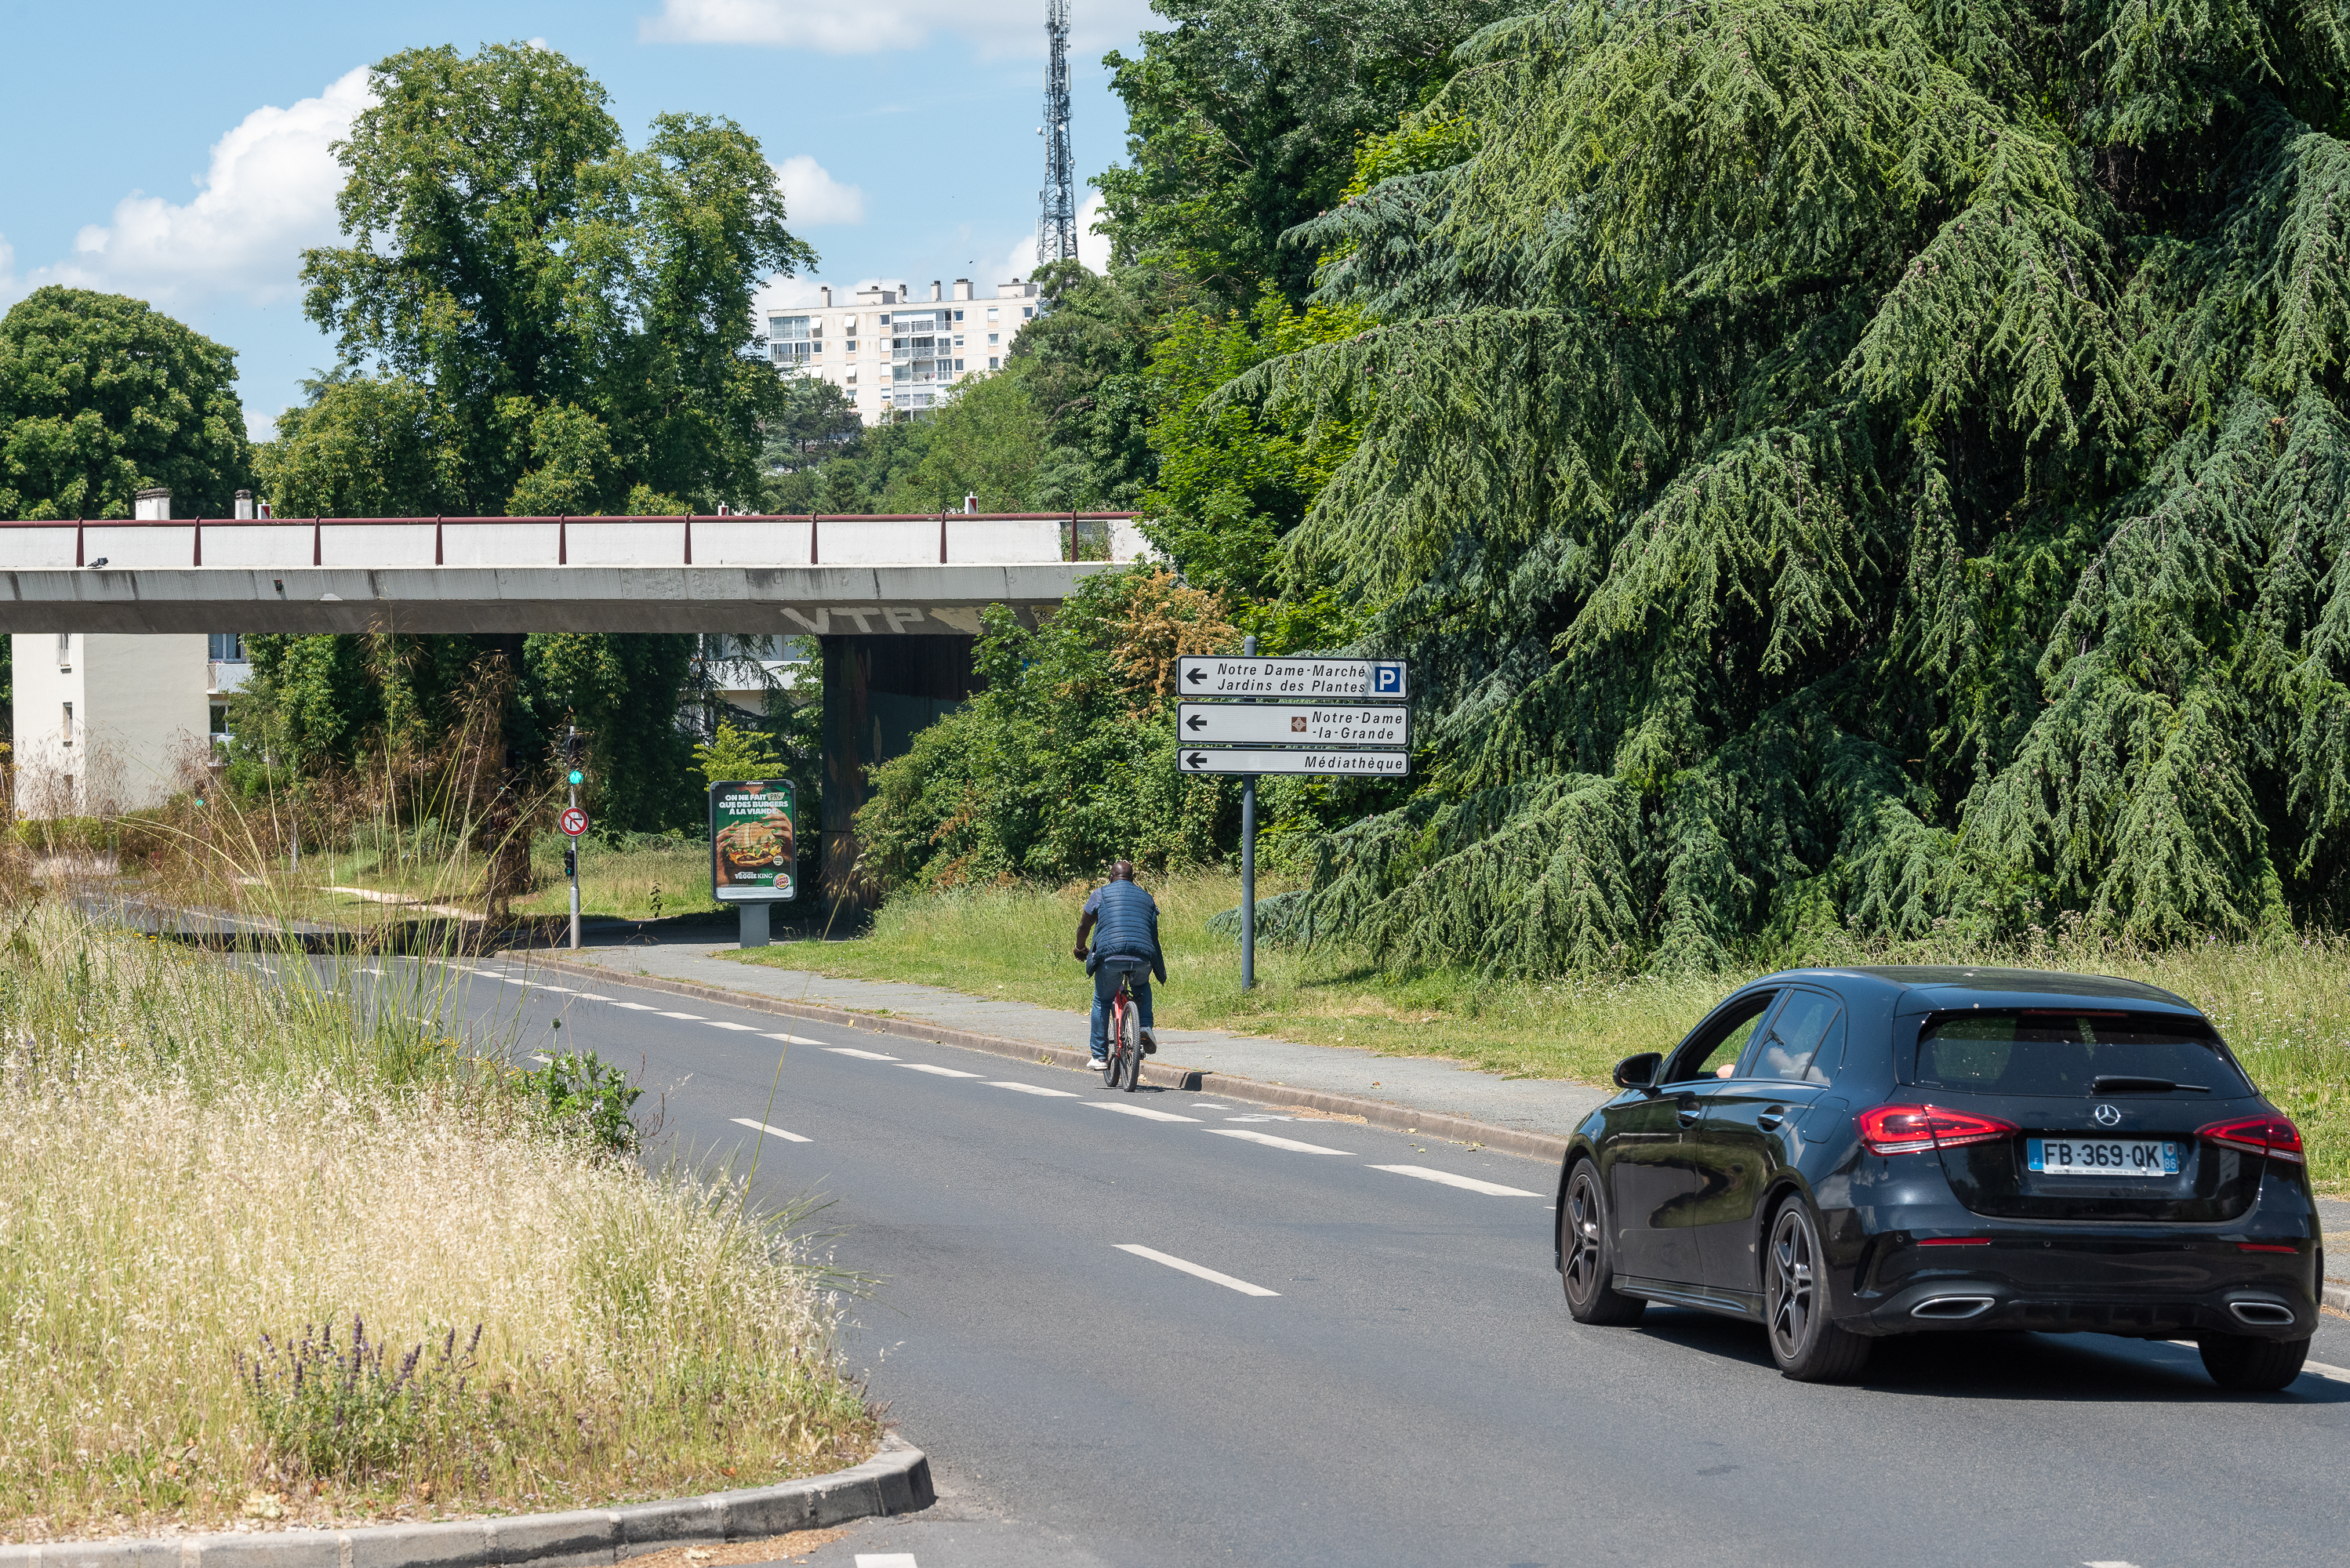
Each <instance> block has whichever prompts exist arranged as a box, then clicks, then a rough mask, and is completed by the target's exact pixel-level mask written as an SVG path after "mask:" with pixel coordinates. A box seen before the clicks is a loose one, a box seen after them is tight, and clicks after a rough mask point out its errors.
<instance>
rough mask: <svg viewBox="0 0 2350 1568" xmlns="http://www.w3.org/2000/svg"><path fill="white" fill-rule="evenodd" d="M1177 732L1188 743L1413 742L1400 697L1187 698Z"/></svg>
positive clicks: (1407, 713)
mask: <svg viewBox="0 0 2350 1568" xmlns="http://www.w3.org/2000/svg"><path fill="white" fill-rule="evenodd" d="M1175 733H1176V735H1177V737H1178V738H1179V739H1180V740H1181V741H1182V742H1183V743H1184V744H1185V745H1187V746H1196V745H1209V746H1213V745H1225V746H1231V745H1243V746H1250V745H1254V746H1319V747H1324V748H1327V747H1330V746H1349V747H1351V746H1408V745H1409V744H1411V710H1410V709H1409V708H1407V707H1405V706H1404V705H1403V704H1402V703H1400V702H1337V703H1328V702H1182V703H1178V704H1177V705H1176V709H1175Z"/></svg>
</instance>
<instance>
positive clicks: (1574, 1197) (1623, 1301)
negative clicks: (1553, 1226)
mask: <svg viewBox="0 0 2350 1568" xmlns="http://www.w3.org/2000/svg"><path fill="white" fill-rule="evenodd" d="M1607 1237H1608V1231H1607V1194H1606V1193H1605V1192H1604V1191H1603V1190H1602V1189H1601V1188H1600V1185H1599V1171H1598V1168H1596V1166H1594V1165H1593V1164H1592V1163H1591V1161H1589V1160H1587V1159H1582V1160H1577V1161H1576V1162H1575V1169H1574V1171H1573V1173H1572V1174H1570V1175H1569V1176H1568V1177H1567V1179H1566V1195H1565V1199H1563V1200H1562V1201H1561V1202H1560V1204H1559V1206H1558V1243H1559V1245H1558V1262H1559V1273H1560V1275H1561V1277H1562V1278H1563V1279H1564V1280H1565V1284H1566V1310H1567V1311H1568V1312H1569V1313H1570V1314H1573V1315H1574V1318H1575V1322H1577V1323H1587V1324H1596V1325H1598V1326H1600V1327H1605V1328H1623V1327H1627V1326H1628V1325H1630V1324H1636V1323H1638V1322H1639V1321H1640V1314H1642V1313H1645V1312H1647V1311H1648V1303H1647V1302H1644V1301H1642V1300H1641V1299H1640V1298H1639V1297H1638V1296H1627V1295H1626V1294H1624V1293H1622V1292H1620V1291H1618V1290H1617V1289H1616V1288H1615V1280H1616V1257H1615V1248H1614V1247H1613V1246H1611V1245H1610V1244H1609V1242H1608V1240H1607Z"/></svg>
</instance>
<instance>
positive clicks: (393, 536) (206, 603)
mask: <svg viewBox="0 0 2350 1568" xmlns="http://www.w3.org/2000/svg"><path fill="white" fill-rule="evenodd" d="M1140 548H1141V542H1140V538H1139V535H1137V534H1136V533H1135V532H1134V528H1133V518H1132V516H1131V514H1123V513H1117V514H1112V513H1045V514H1040V513H1021V514H1003V513H995V514H990V513H975V514H974V513H944V514H928V515H919V516H879V517H877V516H856V515H850V516H821V515H818V516H810V515H800V516H768V517H753V516H740V515H733V516H720V517H314V518H307V519H301V520H296V519H290V518H278V519H265V520H251V519H239V518H228V519H197V518H176V519H162V520H139V521H127V522H125V521H107V522H63V523H49V522H37V523H0V629H5V630H7V631H10V632H28V633H39V632H76V631H79V632H114V633H138V632H146V633H164V632H182V633H184V632H214V631H227V630H236V631H241V632H248V633H249V632H322V631H339V632H360V631H407V632H530V631H647V632H655V631H693V632H735V633H754V634H766V633H777V632H781V633H785V634H791V635H804V636H815V637H829V636H836V635H850V636H859V637H865V636H886V637H908V636H916V637H920V636H956V635H959V636H963V637H969V636H971V635H972V634H974V633H975V632H977V631H978V629H979V612H980V610H981V609H983V608H984V607H987V606H989V605H993V604H1002V605H1009V606H1011V607H1013V608H1014V610H1015V612H1017V613H1019V614H1020V616H1021V618H1023V620H1024V621H1025V622H1027V623H1028V624H1032V625H1033V624H1034V621H1035V614H1036V612H1037V611H1038V610H1039V609H1043V610H1045V611H1047V612H1049V610H1050V608H1051V607H1053V606H1055V605H1057V604H1058V603H1060V601H1061V600H1062V599H1063V598H1064V597H1066V596H1067V595H1068V593H1069V592H1070V591H1071V590H1072V589H1073V588H1075V587H1076V583H1077V581H1078V579H1080V578H1082V577H1084V576H1087V575H1088V574H1090V573H1093V572H1098V571H1102V570H1105V569H1107V566H1109V565H1110V564H1111V563H1112V562H1113V561H1116V560H1130V559H1132V558H1133V556H1135V555H1137V554H1139V551H1140Z"/></svg>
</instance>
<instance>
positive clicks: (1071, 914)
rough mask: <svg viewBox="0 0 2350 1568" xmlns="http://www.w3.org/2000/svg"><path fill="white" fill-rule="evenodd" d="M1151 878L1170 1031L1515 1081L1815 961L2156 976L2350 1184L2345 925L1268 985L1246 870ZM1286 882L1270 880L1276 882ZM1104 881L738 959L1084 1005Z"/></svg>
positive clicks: (1578, 1071) (1322, 973)
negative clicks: (1462, 1068) (2261, 937)
mask: <svg viewBox="0 0 2350 1568" xmlns="http://www.w3.org/2000/svg"><path fill="white" fill-rule="evenodd" d="M1285 886H1287V885H1286V884H1282V883H1279V882H1276V881H1274V880H1272V879H1268V878H1262V877H1261V878H1259V887H1258V896H1259V897H1260V898H1267V897H1270V896H1271V895H1272V894H1274V893H1275V892H1279V891H1282V890H1284V887H1285ZM1149 888H1150V891H1151V893H1152V895H1153V896H1154V897H1155V898H1157V899H1158V900H1159V921H1160V934H1161V938H1162V940H1163V944H1164V946H1165V948H1166V950H1167V954H1168V960H1167V964H1168V983H1167V984H1165V985H1163V986H1160V987H1158V988H1157V991H1156V995H1155V997H1154V1001H1155V1002H1156V1007H1157V1012H1158V1016H1159V1019H1160V1021H1161V1022H1162V1023H1166V1024H1168V1025H1169V1026H1170V1027H1173V1028H1179V1029H1223V1030H1230V1031H1232V1032H1233V1033H1243V1034H1278V1035H1281V1036H1284V1037H1285V1038H1288V1039H1293V1040H1300V1041H1305V1042H1306V1043H1308V1044H1322V1045H1352V1046H1358V1047H1360V1048H1362V1049H1364V1050H1368V1051H1374V1052H1378V1053H1382V1054H1390V1055H1410V1056H1440V1057H1447V1058H1450V1059H1452V1060H1455V1061H1460V1062H1464V1063H1467V1064H1470V1065H1471V1066H1474V1067H1478V1068H1481V1069H1482V1070H1484V1071H1486V1072H1491V1073H1498V1074H1501V1075H1504V1076H1509V1077H1538V1078H1571V1079H1577V1080H1581V1081H1583V1082H1586V1083H1603V1082H1605V1081H1606V1080H1607V1074H1608V1071H1609V1070H1610V1069H1611V1068H1612V1067H1613V1066H1614V1065H1615V1064H1616V1063H1617V1062H1618V1061H1620V1060H1622V1059H1623V1058H1624V1057H1626V1056H1628V1055H1631V1054H1634V1053H1635V1052H1639V1051H1659V1050H1664V1049H1667V1048H1669V1046H1670V1045H1671V1044H1673V1043H1674V1042H1675V1041H1678V1040H1679V1038H1680V1036H1681V1034H1682V1033H1684V1032H1686V1031H1687V1030H1688V1028H1689V1027H1690V1024H1692V1023H1695V1022H1697V1020H1698V1018H1699V1017H1700V1015H1702V1014H1703V1013H1704V1012H1705V1010H1706V1009H1707V1008H1709V1007H1711V1005H1712V1004H1713V1003H1714V1002H1717V1001H1719V1000H1720V999H1721V997H1722V996H1723V995H1724V994H1726V993H1727V992H1729V991H1730V990H1731V988H1732V987H1734V986H1736V985H1738V984H1741V983H1742V982H1743V981H1746V980H1748V979H1751V978H1752V977H1753V976H1754V975H1757V974H1764V973H1768V972H1770V971H1772V970H1774V969H1780V968H1785V967H1792V966H1794V965H1798V964H1804V963H1945V962H1956V963H1998V964H2015V965H2019V966H2022V967H2026V968H2033V969H2054V970H2073V971H2084V972H2091V973H2098V974H2111V975H2119V976H2123V977H2125V978H2127V979H2132V980H2141V981H2147V982H2148V983H2149V984H2153V985H2158V986H2161V987H2163V988H2164V989H2166V990H2168V991H2172V992H2177V993H2178V994H2179V995H2181V996H2184V997H2186V998H2187V999H2188V1000H2189V1001H2190V1002H2194V1003H2195V1004H2196V1005H2197V1006H2198V1007H2200V1008H2201V1009H2202V1010H2203V1011H2204V1012H2205V1013H2206V1014H2208V1015H2209V1016H2210V1018H2211V1019H2212V1020H2213V1021H2214V1022H2215V1023H2217V1024H2218V1025H2219V1026H2220V1030H2221V1032H2222V1033H2225V1035H2226V1036H2227V1038H2228V1041H2229V1044H2230V1046H2231V1047H2232V1048H2233V1049H2234V1050H2235V1052H2236V1053H2237V1054H2238V1056H2239V1057H2241V1059H2242V1061H2243V1063H2244V1064H2245V1066H2246V1067H2247V1068H2248V1069H2249V1070H2250V1071H2251V1074H2252V1076H2253V1078H2254V1080H2255V1081H2256V1082H2257V1083H2259V1084H2260V1085H2261V1086H2262V1090H2263V1091H2264V1092H2265V1093H2266V1094H2268V1096H2270V1097H2271V1098H2272V1099H2273V1100H2274V1101H2275V1102H2276V1103H2277V1104H2278V1105H2279V1106H2282V1107H2283V1108H2284V1109H2285V1110H2286V1111H2287V1112H2289V1113H2290V1114H2291V1115H2292V1116H2293V1117H2294V1118H2295V1119H2296V1120H2297V1121H2299V1123H2300V1124H2301V1127H2302V1131H2303V1135H2304V1136H2305V1137H2306V1138H2307V1139H2308V1142H2309V1145H2310V1155H2311V1170H2312V1173H2313V1174H2314V1176H2315V1177H2316V1178H2317V1179H2318V1180H2319V1182H2320V1184H2321V1185H2322V1186H2324V1187H2325V1188H2327V1189H2329V1190H2336V1191H2338V1190H2341V1189H2344V1188H2345V1187H2350V987H2345V977H2350V941H2345V940H2341V939H2337V938H2318V937H2311V938H2306V939H2303V940H2295V941H2278V942H2271V943H2258V944H2249V943H2248V944H2231V943H2219V942H2209V943H2203V944H2199V945H2196V946H2191V947H2181V948H2175V949H2169V950H2161V951H2141V950H2135V949H2129V948H2125V947H2120V946H2116V945H2114V944H2109V943H2098V942H2087V941H2065V940H2056V939H2053V938H2052V939H2050V940H2043V941H2041V942H2038V943H2036V944H2033V945H2031V946H2028V947H2022V948H2018V949H2015V950H2001V951H1989V950H1982V949H1979V948H1967V949H1960V948H1957V947H1956V946H1954V945H1948V944H1945V945H1939V946H1938V945H1937V944H1934V943H1931V942H1926V943H1918V944H1912V945H1910V946H1907V947H1903V948H1899V949H1895V948H1891V947H1883V948H1871V949H1866V950H1864V949H1862V948H1860V947H1857V946H1856V945H1853V944H1849V943H1844V944H1837V943H1834V942H1831V943H1829V944H1827V945H1825V946H1822V947H1820V948H1818V949H1816V950H1809V951H1802V952H1789V953H1784V954H1773V955H1769V956H1768V957H1767V958H1764V959H1759V960H1758V961H1755V962H1754V963H1752V965H1750V966H1748V967H1745V968H1742V969H1739V970H1735V971H1724V972H1721V973H1682V974H1661V975H1630V976H1617V975H1562V976H1558V977H1555V978H1554V979H1551V980H1547V981H1495V980H1490V979H1486V978H1483V977H1481V976H1478V975H1475V974H1471V973H1468V972H1466V971H1459V970H1436V971H1422V972H1419V973H1413V974H1393V973H1389V972H1387V971H1382V970H1381V969H1380V968H1379V967H1378V965H1376V964H1374V963H1371V962H1370V961H1367V959H1365V958H1364V956H1363V955H1362V954H1360V953H1358V952H1355V951H1352V950H1347V949H1344V948H1338V947H1333V946H1328V945H1324V946H1319V947H1316V948H1313V949H1307V950H1300V949H1296V948H1286V947H1284V948H1271V947H1264V946H1260V947H1259V948H1258V950H1257V980H1258V986H1257V989H1256V990H1254V991H1253V992H1243V991H1242V990H1241V989H1240V952H1239V947H1238V944H1237V943H1236V942H1234V941H1233V940H1232V939H1231V938H1229V937H1224V936H1218V935H1214V934H1211V932H1210V931H1209V930H1208V929H1207V923H1208V920H1209V919H1210V918H1211V916H1213V915H1215V914H1217V913H1218V912H1220V911H1222V910H1224V909H1231V908H1232V907H1233V905H1235V904H1236V903H1238V902H1239V899H1240V887H1239V878H1238V877H1234V876H1232V875H1230V874H1206V875H1201V876H1195V877H1175V878H1170V879H1166V880H1163V881H1153V882H1151V883H1149ZM1085 893H1086V890H1085V889H1084V888H1075V887H1072V888H1058V889H1043V888H1026V887H1003V888H963V889H956V890H952V891H949V892H943V893H935V894H915V895H902V896H900V897H898V898H892V899H891V900H890V901H889V903H888V904H886V905H885V906H884V907H883V908H882V909H881V911H880V914H879V917H878V918H877V919H876V920H875V922H874V926H873V929H872V932H871V933H870V934H869V935H868V936H866V937H863V938H860V939H858V940H854V941H842V942H790V943H786V944H784V945H781V946H778V947H773V948H767V949H764V950H754V951H751V952H746V953H742V954H739V955H733V956H737V957H739V958H740V959H741V961H743V962H746V963H765V964H772V965H776V966H779V967H783V968H791V969H810V970H816V971H820V972H822V973H826V974H834V975H841V976H844V977H851V978H856V979H860V980H897V981H919V982H920V983H923V984H927V985H936V986H943V987H945V988H947V989H949V990H953V991H960V992H967V993H971V994H975V995H983V996H1000V997H1008V998H1012V999H1014V1000H1017V1001H1022V1002H1035V1003H1037V1004H1039V1005H1042V1006H1046V1007H1058V1008H1066V1009H1071V1010H1075V1009H1077V1008H1079V1007H1082V1006H1085V1005H1087V1004H1088V1002H1089V999H1090V994H1091V993H1090V992H1089V990H1088V989H1087V985H1086V981H1085V978H1084V973H1083V971H1081V970H1080V969H1079V967H1078V966H1077V964H1076V962H1075V961H1073V960H1072V959H1071V957H1070V948H1071V946H1072V944H1073V940H1074V939H1075V937H1076V925H1077V914H1078V910H1079V908H1080V906H1081V905H1082V904H1083V903H1084V900H1085ZM1367 1086H1368V1085H1366V1087H1367Z"/></svg>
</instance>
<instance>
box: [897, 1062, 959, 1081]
mask: <svg viewBox="0 0 2350 1568" xmlns="http://www.w3.org/2000/svg"><path fill="white" fill-rule="evenodd" d="M898 1065H899V1066H900V1067H904V1068H906V1069H908V1070H909V1071H910V1072H916V1073H931V1074H934V1075H937V1076H939V1077H941V1078H976V1077H978V1076H979V1075H978V1074H976V1073H959V1072H957V1071H955V1070H954V1069H953V1068H952V1067H933V1066H931V1064H929V1063H928V1062H900V1063H899V1064H898Z"/></svg>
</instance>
